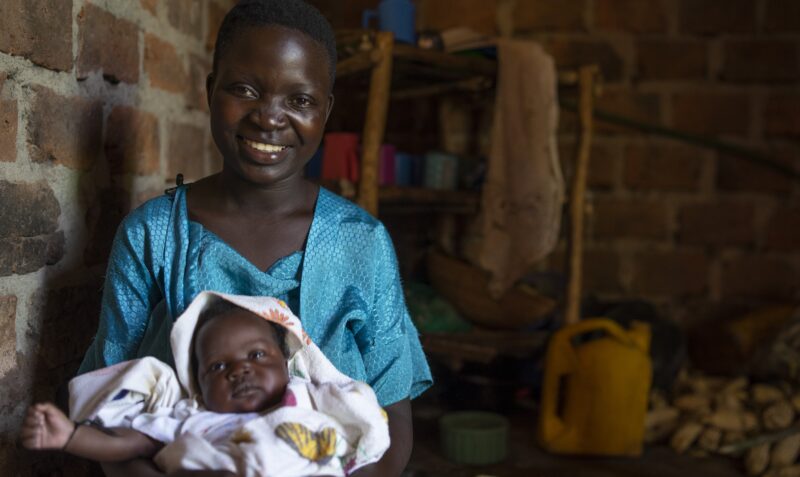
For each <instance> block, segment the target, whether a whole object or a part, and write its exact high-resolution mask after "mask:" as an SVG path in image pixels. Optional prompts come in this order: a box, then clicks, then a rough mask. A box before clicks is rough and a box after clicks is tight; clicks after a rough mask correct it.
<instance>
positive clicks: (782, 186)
mask: <svg viewBox="0 0 800 477" xmlns="http://www.w3.org/2000/svg"><path fill="white" fill-rule="evenodd" d="M796 157H797V155H796V153H794V154H793V153H792V152H791V151H789V152H787V153H783V152H781V151H776V152H773V154H771V156H770V162H774V163H776V164H778V165H780V166H783V167H786V168H789V169H790V170H794V171H796V172H797V173H800V164H798V163H797V160H796ZM717 186H718V187H719V188H720V189H721V190H725V191H737V192H761V193H768V194H775V195H786V194H788V193H789V192H790V191H791V190H792V180H791V178H790V177H788V176H787V175H785V174H783V173H782V172H779V171H776V170H774V169H772V168H769V167H767V166H765V165H762V164H759V163H756V162H753V161H750V160H747V159H744V158H741V157H738V156H733V155H725V154H720V156H719V159H718V161H717Z"/></svg>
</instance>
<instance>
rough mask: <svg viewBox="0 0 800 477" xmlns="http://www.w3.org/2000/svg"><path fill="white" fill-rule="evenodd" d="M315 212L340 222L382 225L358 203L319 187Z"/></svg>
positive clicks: (370, 225) (372, 225) (371, 226)
mask: <svg viewBox="0 0 800 477" xmlns="http://www.w3.org/2000/svg"><path fill="white" fill-rule="evenodd" d="M318 200H319V204H318V207H317V214H319V215H320V216H321V217H324V218H326V219H333V220H337V221H339V222H340V223H343V224H344V223H349V224H359V225H363V226H366V227H368V228H373V227H382V226H383V225H382V224H381V222H380V221H379V220H378V219H376V218H375V217H373V216H372V215H370V213H369V212H367V211H366V210H364V209H363V208H361V207H360V206H359V205H358V204H355V203H354V202H351V201H349V200H347V199H345V198H344V197H342V196H340V195H338V194H335V193H333V192H331V191H329V190H327V189H325V188H324V187H320V191H319V199H318Z"/></svg>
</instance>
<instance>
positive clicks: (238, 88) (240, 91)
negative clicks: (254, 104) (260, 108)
mask: <svg viewBox="0 0 800 477" xmlns="http://www.w3.org/2000/svg"><path fill="white" fill-rule="evenodd" d="M231 92H233V94H235V95H236V96H239V97H241V98H247V99H255V98H257V97H258V94H256V92H255V90H254V89H253V88H251V87H249V86H245V85H242V84H237V85H235V86H233V87H232V88H231Z"/></svg>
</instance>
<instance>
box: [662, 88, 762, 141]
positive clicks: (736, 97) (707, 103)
mask: <svg viewBox="0 0 800 477" xmlns="http://www.w3.org/2000/svg"><path fill="white" fill-rule="evenodd" d="M750 111H751V108H750V101H749V98H748V97H747V96H746V95H744V94H735V93H734V94H727V93H684V94H677V95H675V97H674V98H673V99H672V117H673V120H672V122H673V125H674V126H675V127H676V128H677V129H681V130H684V131H687V132H693V133H697V134H737V135H742V136H744V135H746V134H747V133H748V130H749V128H750Z"/></svg>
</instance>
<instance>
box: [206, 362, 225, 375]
mask: <svg viewBox="0 0 800 477" xmlns="http://www.w3.org/2000/svg"><path fill="white" fill-rule="evenodd" d="M208 370H209V371H210V372H212V373H218V372H220V371H225V363H222V362H218V363H214V364H212V365H211V366H209V367H208Z"/></svg>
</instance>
